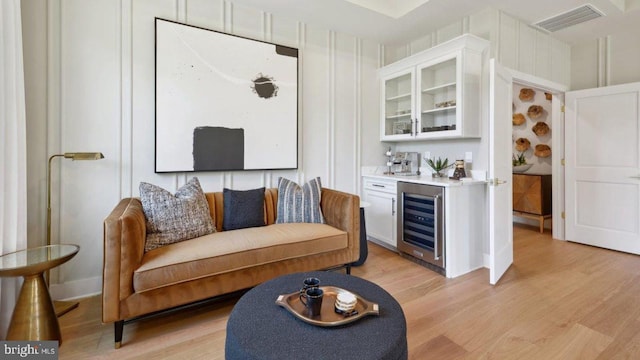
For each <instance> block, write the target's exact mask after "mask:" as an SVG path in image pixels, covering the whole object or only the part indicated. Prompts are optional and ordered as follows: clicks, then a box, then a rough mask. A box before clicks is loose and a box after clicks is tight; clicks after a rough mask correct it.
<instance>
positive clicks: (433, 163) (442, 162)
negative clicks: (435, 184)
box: [427, 158, 453, 177]
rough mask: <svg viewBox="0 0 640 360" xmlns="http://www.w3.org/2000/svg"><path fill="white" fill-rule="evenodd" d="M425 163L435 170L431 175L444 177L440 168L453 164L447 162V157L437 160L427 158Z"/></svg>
mask: <svg viewBox="0 0 640 360" xmlns="http://www.w3.org/2000/svg"><path fill="white" fill-rule="evenodd" d="M427 165H429V167H431V168H432V169H433V171H435V172H434V173H433V177H444V176H445V175H444V174H443V173H442V170H444V169H446V168H449V167H451V166H453V164H449V159H447V158H444V160H442V159H441V158H438V160H435V158H434V159H427Z"/></svg>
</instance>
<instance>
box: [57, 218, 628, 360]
mask: <svg viewBox="0 0 640 360" xmlns="http://www.w3.org/2000/svg"><path fill="white" fill-rule="evenodd" d="M514 239H515V240H514V246H515V260H514V264H513V265H512V266H511V268H510V269H509V270H508V271H507V273H506V274H505V276H504V278H503V279H502V280H501V281H500V283H499V284H498V285H497V286H491V285H489V275H488V271H487V270H486V269H481V270H477V271H474V272H473V273H470V274H467V275H465V276H462V277H459V278H456V279H446V278H444V277H442V276H440V275H437V274H436V273H434V272H431V271H429V270H427V269H425V268H423V267H421V266H419V265H416V264H414V263H413V262H410V261H408V260H405V259H403V258H401V257H400V256H398V255H397V254H394V253H392V252H390V251H388V250H385V249H382V248H381V247H378V246H376V245H370V247H369V258H368V259H367V262H366V263H365V264H364V265H363V266H361V267H358V268H354V269H353V274H354V275H357V276H360V277H363V278H365V279H368V280H370V281H373V282H375V283H377V284H379V285H380V286H382V287H383V288H385V289H386V290H387V291H388V292H389V293H391V294H392V295H393V296H394V297H395V298H396V299H397V300H398V302H399V303H400V304H401V305H402V308H403V309H404V312H405V315H406V318H407V326H408V334H407V335H408V343H409V357H410V358H411V359H581V360H582V359H640V257H639V256H635V255H629V254H624V253H618V252H614V251H608V250H604V249H599V248H594V247H589V246H584V245H579V244H574V243H569V242H564V241H557V240H552V239H551V237H550V235H549V233H548V232H546V233H545V234H544V235H542V234H539V233H538V232H537V229H536V228H534V227H527V226H523V225H517V226H516V227H515V228H514ZM236 300H237V299H230V300H227V301H224V302H222V303H217V304H210V305H207V306H205V307H201V308H198V309H191V310H186V311H182V312H179V313H177V314H170V315H165V316H162V317H158V318H154V319H149V320H144V321H140V322H137V323H133V324H129V325H126V326H125V328H124V340H123V346H122V348H120V349H119V350H115V349H114V348H113V325H111V324H109V325H102V324H101V323H100V312H101V305H100V298H99V297H91V298H87V299H83V300H82V301H81V303H80V307H79V308H78V309H76V310H74V311H72V312H71V313H69V314H67V315H65V316H63V317H62V318H60V323H61V327H62V334H63V343H62V345H61V347H60V359H88V358H117V359H135V358H139V359H156V358H162V359H181V360H186V359H223V358H224V340H225V326H226V321H227V318H228V315H229V313H230V311H231V309H232V307H233V304H234V302H235V301H236Z"/></svg>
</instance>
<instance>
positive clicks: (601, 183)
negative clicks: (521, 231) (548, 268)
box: [565, 83, 640, 254]
mask: <svg viewBox="0 0 640 360" xmlns="http://www.w3.org/2000/svg"><path fill="white" fill-rule="evenodd" d="M566 99H567V101H566V113H565V118H566V124H565V144H566V145H565V148H566V149H565V151H566V235H567V240H570V241H575V242H580V243H584V244H588V245H594V246H600V247H604V248H608V249H613V250H619V251H625V252H630V253H634V254H640V227H639V225H638V223H639V222H640V178H639V176H640V164H639V160H640V126H639V125H640V118H639V116H640V100H639V99H640V83H634V84H625V85H618V86H609V87H603V88H597V89H588V90H580V91H573V92H568V93H567V97H566Z"/></svg>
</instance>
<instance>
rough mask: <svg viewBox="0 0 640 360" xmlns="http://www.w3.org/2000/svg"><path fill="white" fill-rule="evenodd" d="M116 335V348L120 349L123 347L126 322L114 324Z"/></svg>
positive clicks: (121, 321)
mask: <svg viewBox="0 0 640 360" xmlns="http://www.w3.org/2000/svg"><path fill="white" fill-rule="evenodd" d="M113 328H114V334H115V341H116V343H115V348H116V349H120V346H121V345H122V331H123V329H124V320H120V321H116V322H115V323H113Z"/></svg>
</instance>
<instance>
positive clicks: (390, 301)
mask: <svg viewBox="0 0 640 360" xmlns="http://www.w3.org/2000/svg"><path fill="white" fill-rule="evenodd" d="M311 276H313V277H317V278H319V279H320V282H321V286H327V285H331V286H337V287H341V288H343V289H347V290H351V291H353V292H355V293H357V294H359V295H360V296H362V297H364V298H365V299H367V300H369V301H372V302H374V303H377V304H379V305H380V315H379V316H366V317H364V318H362V319H360V320H358V321H355V322H352V323H350V324H346V325H343V326H339V327H318V326H315V325H311V324H308V323H306V322H303V321H301V320H299V319H297V318H296V317H294V316H293V315H292V314H291V313H289V312H288V311H287V310H286V309H284V308H282V307H280V306H278V305H276V303H275V301H276V299H277V298H278V295H281V294H288V293H292V292H295V291H297V290H299V289H300V287H301V284H302V281H303V280H304V279H305V278H307V277H311ZM225 357H226V359H227V360H233V359H242V360H247V359H284V358H291V359H297V358H303V359H344V360H346V359H357V360H362V359H366V360H374V359H393V360H396V359H407V357H408V353H407V324H406V321H405V317H404V313H403V311H402V308H401V307H400V305H399V304H398V302H397V301H396V300H395V299H394V298H393V297H392V296H391V295H389V293H387V292H386V291H385V290H384V289H382V288H381V287H379V286H378V285H376V284H374V283H372V282H369V281H367V280H364V279H361V278H358V277H356V276H349V275H343V274H339V273H334V272H328V271H327V272H325V271H318V272H307V273H297V274H292V275H285V276H281V277H279V278H276V279H273V280H271V281H267V282H265V283H263V284H261V285H258V286H256V287H255V288H253V289H252V290H250V291H249V292H247V293H246V294H244V295H243V296H242V297H241V298H240V300H238V303H237V304H236V305H235V307H234V308H233V311H231V315H230V316H229V321H228V323H227V338H226V344H225Z"/></svg>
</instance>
